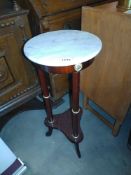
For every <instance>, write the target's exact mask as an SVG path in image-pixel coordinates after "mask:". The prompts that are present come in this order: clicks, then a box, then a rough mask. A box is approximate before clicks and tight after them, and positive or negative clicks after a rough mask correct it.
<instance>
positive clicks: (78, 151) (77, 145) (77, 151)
mask: <svg viewBox="0 0 131 175" xmlns="http://www.w3.org/2000/svg"><path fill="white" fill-rule="evenodd" d="M75 149H76V153H77V156H78V158H81V153H80V149H79V144H78V143H75Z"/></svg>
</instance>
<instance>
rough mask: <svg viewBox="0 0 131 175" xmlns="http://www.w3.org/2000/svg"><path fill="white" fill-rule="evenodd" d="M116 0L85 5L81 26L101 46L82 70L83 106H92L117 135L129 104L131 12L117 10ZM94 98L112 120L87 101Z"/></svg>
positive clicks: (130, 102)
mask: <svg viewBox="0 0 131 175" xmlns="http://www.w3.org/2000/svg"><path fill="white" fill-rule="evenodd" d="M116 6H117V2H114V3H109V4H105V5H102V6H98V7H95V8H91V7H84V8H83V11H82V30H84V31H88V32H92V33H94V34H96V35H98V36H99V37H100V38H101V40H102V43H103V49H102V52H101V53H100V55H98V56H97V57H98V58H97V59H96V60H95V62H94V63H93V64H92V65H91V66H90V67H89V69H87V70H84V71H83V72H82V73H81V90H82V91H83V93H84V106H85V107H87V108H88V109H90V110H92V111H93V112H95V114H97V116H99V118H100V119H102V120H103V121H104V122H105V123H106V124H107V125H108V126H110V127H111V128H112V132H113V135H117V134H118V131H119V129H120V126H121V124H122V123H123V121H124V119H125V116H126V113H127V110H128V108H129V106H130V104H131V73H130V72H131V49H130V46H131V37H130V35H131V15H129V14H125V13H123V12H120V11H118V10H117V8H116ZM89 99H91V100H92V101H93V102H95V103H96V104H97V105H98V106H100V107H101V108H102V109H103V110H105V111H106V112H107V113H108V114H110V115H111V116H112V117H113V118H114V119H115V122H114V123H113V124H111V123H110V122H109V121H108V120H106V119H105V118H103V117H102V116H101V115H100V114H98V113H96V111H94V110H93V109H92V108H91V107H90V106H89V104H88V101H89Z"/></svg>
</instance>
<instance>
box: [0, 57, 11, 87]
mask: <svg viewBox="0 0 131 175" xmlns="http://www.w3.org/2000/svg"><path fill="white" fill-rule="evenodd" d="M12 82H13V77H12V75H11V72H10V70H9V67H8V65H7V63H6V61H5V59H4V57H0V90H1V89H2V88H5V87H6V86H8V85H9V84H11V83H12Z"/></svg>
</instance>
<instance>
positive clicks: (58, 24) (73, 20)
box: [17, 0, 103, 100]
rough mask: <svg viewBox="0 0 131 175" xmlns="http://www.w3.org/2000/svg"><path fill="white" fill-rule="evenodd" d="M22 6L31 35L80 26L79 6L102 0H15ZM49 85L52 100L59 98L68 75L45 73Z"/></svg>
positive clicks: (66, 86) (66, 82) (67, 86)
mask: <svg viewBox="0 0 131 175" xmlns="http://www.w3.org/2000/svg"><path fill="white" fill-rule="evenodd" d="M17 1H18V2H19V3H20V4H21V6H22V7H24V8H28V9H29V10H30V13H29V21H30V26H31V30H32V33H33V35H37V34H39V33H43V32H47V31H53V30H60V29H80V28H81V7H82V6H84V5H87V4H95V3H98V2H102V1H103V0H73V1H70V0H17ZM47 79H48V82H49V84H50V87H51V95H52V97H53V98H52V100H58V99H59V98H61V97H62V96H63V95H64V94H65V93H66V92H67V91H68V88H69V85H68V76H67V75H64V74H61V75H59V74H52V73H49V74H47Z"/></svg>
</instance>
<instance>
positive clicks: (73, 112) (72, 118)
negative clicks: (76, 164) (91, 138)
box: [38, 69, 83, 158]
mask: <svg viewBox="0 0 131 175" xmlns="http://www.w3.org/2000/svg"><path fill="white" fill-rule="evenodd" d="M38 74H39V78H40V84H41V89H42V92H43V98H44V101H45V106H46V113H47V117H46V119H45V122H44V123H45V125H46V126H47V127H48V131H47V133H46V136H51V134H52V131H53V129H54V128H55V129H59V130H60V131H62V132H63V133H64V134H65V136H66V137H67V138H68V139H69V140H70V141H71V142H73V143H75V148H76V153H77V155H78V157H79V158H80V157H81V153H80V150H79V142H81V141H82V139H83V133H82V131H81V128H80V118H81V115H82V109H81V108H80V107H79V83H80V73H79V72H73V73H72V104H71V108H70V109H68V110H67V111H65V112H64V113H62V114H57V115H53V114H52V106H51V101H50V94H49V90H48V85H47V82H46V77H45V73H44V71H43V70H41V69H38Z"/></svg>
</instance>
